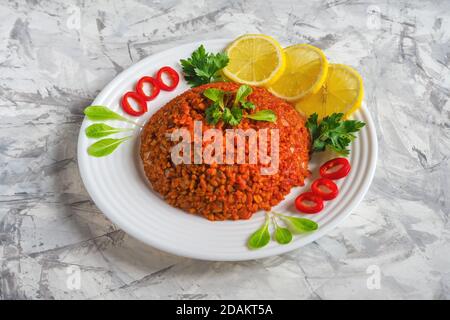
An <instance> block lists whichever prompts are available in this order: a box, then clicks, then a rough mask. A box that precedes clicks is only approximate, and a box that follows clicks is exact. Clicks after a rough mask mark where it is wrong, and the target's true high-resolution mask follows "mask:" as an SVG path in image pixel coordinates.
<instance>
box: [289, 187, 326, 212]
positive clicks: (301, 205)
mask: <svg viewBox="0 0 450 320" xmlns="http://www.w3.org/2000/svg"><path fill="white" fill-rule="evenodd" d="M295 207H296V208H297V210H298V211H300V212H302V213H317V212H319V211H321V210H322V209H323V199H322V198H321V197H320V196H318V195H316V194H314V193H312V192H305V193H302V194H301V195H299V196H298V197H297V199H295Z"/></svg>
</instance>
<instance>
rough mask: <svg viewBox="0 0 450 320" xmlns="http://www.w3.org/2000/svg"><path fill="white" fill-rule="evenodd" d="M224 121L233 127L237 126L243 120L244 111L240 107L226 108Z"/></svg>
mask: <svg viewBox="0 0 450 320" xmlns="http://www.w3.org/2000/svg"><path fill="white" fill-rule="evenodd" d="M222 120H223V122H225V123H228V124H229V125H231V126H237V125H238V124H239V123H241V120H242V109H241V108H239V107H232V108H231V109H230V108H225V110H224V112H223V118H222Z"/></svg>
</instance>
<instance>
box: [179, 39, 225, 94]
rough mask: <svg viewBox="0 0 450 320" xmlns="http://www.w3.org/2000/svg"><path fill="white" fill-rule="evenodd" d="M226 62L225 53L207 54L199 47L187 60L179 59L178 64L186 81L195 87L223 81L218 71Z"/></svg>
mask: <svg viewBox="0 0 450 320" xmlns="http://www.w3.org/2000/svg"><path fill="white" fill-rule="evenodd" d="M228 61H229V59H228V56H227V55H226V53H222V52H219V53H216V54H213V53H208V52H206V50H205V47H204V46H203V45H201V46H200V47H198V49H197V50H195V51H194V52H192V54H191V56H190V57H189V58H187V59H181V60H180V63H181V66H182V68H183V73H184V78H185V79H186V81H187V82H188V83H189V85H190V86H191V87H197V86H200V85H202V84H206V83H210V82H217V81H220V80H223V79H222V76H221V75H220V72H219V71H220V70H222V69H223V68H225V67H226V65H227V64H228Z"/></svg>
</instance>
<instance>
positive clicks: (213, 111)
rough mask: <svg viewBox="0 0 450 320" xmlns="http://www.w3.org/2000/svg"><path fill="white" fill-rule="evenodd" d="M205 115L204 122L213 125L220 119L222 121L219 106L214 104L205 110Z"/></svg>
mask: <svg viewBox="0 0 450 320" xmlns="http://www.w3.org/2000/svg"><path fill="white" fill-rule="evenodd" d="M205 114H206V122H208V123H210V124H214V125H215V124H217V122H219V120H220V119H222V115H223V112H222V109H221V108H220V105H219V104H218V103H216V102H215V103H213V104H212V105H211V106H209V107H208V108H207V109H206V111H205Z"/></svg>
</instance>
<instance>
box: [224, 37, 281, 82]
mask: <svg viewBox="0 0 450 320" xmlns="http://www.w3.org/2000/svg"><path fill="white" fill-rule="evenodd" d="M226 53H227V55H228V57H229V58H230V61H229V63H228V65H227V66H226V67H225V68H224V69H223V73H224V74H225V76H226V77H228V78H229V79H231V80H232V81H235V82H239V83H245V84H249V85H253V86H264V85H267V84H268V83H270V82H272V81H275V80H276V79H277V78H278V77H279V76H280V75H281V74H282V73H283V70H284V66H285V58H284V53H283V48H282V47H281V46H280V44H279V43H278V42H277V41H276V40H275V39H273V38H272V37H269V36H266V35H263V34H246V35H243V36H241V37H239V38H237V39H236V40H235V41H234V42H233V43H231V44H230V45H229V46H228V48H227V49H226Z"/></svg>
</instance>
